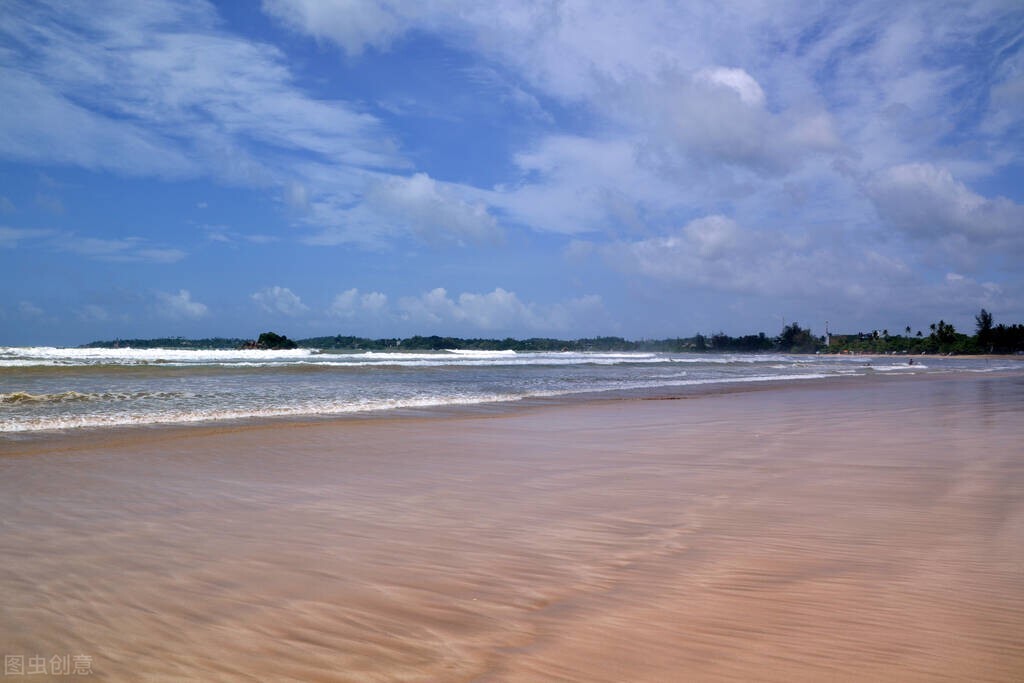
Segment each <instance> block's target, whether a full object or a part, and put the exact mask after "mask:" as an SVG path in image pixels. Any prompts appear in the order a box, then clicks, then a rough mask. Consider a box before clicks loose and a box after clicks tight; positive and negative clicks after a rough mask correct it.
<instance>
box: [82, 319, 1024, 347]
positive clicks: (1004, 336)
mask: <svg viewBox="0 0 1024 683" xmlns="http://www.w3.org/2000/svg"><path fill="white" fill-rule="evenodd" d="M125 347H131V348H136V349H153V348H165V349H294V348H305V349H322V350H325V351H443V350H445V349H456V350H476V351H663V352H677V353H679V352H695V353H703V352H709V353H714V352H718V353H724V352H728V353H736V352H762V353H763V352H771V351H775V352H781V353H837V354H842V353H851V354H907V355H920V354H954V355H961V354H964V355H969V354H986V353H991V354H1015V353H1024V325H1021V324H1014V325H1005V324H1002V323H1000V324H998V325H996V324H995V321H994V319H993V316H992V314H991V313H989V312H988V311H986V310H985V309H981V312H980V313H978V315H976V316H975V330H974V334H973V335H969V334H965V333H963V332H958V331H957V330H956V329H955V328H954V327H953V325H952V324H950V323H947V322H946V321H944V320H939V321H938V322H936V323H932V324H931V325H929V327H928V328H927V330H914V329H913V328H911V327H910V326H909V325H908V326H906V327H905V328H904V329H903V330H899V331H896V332H892V331H890V330H888V329H883V330H869V331H862V332H856V333H853V334H827V335H816V334H815V333H814V332H812V331H811V330H810V329H808V328H804V327H801V326H800V324H799V323H796V322H794V323H791V324H789V325H785V326H784V327H783V328H782V331H781V332H780V333H779V334H778V335H776V336H772V337H769V336H768V335H766V334H765V333H764V332H759V333H757V334H749V335H744V336H739V337H732V336H730V335H727V334H725V333H723V332H719V333H717V334H710V335H704V334H696V335H694V336H692V337H675V338H667V339H641V340H628V339H625V338H623V337H588V338H585V339H572V340H568V339H553V338H549V337H531V338H529V339H514V338H512V337H506V338H504V339H486V338H468V339H467V338H462V337H441V336H437V335H431V336H419V335H417V336H414V337H406V338H404V339H403V338H397V337H390V338H380V339H370V338H366V337H355V336H346V335H335V336H327V337H309V338H307V339H297V340H292V339H289V338H288V337H286V336H284V335H281V334H277V333H276V332H264V333H262V334H260V336H259V337H258V338H257V339H255V340H253V339H243V338H234V337H208V338H204V339H185V338H184V337H160V338H155V339H115V340H110V341H94V342H91V343H89V344H84V345H82V347H81V348H125Z"/></svg>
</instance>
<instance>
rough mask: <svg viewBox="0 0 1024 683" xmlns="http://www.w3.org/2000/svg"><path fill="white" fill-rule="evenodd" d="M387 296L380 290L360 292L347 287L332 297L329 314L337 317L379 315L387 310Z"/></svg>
mask: <svg viewBox="0 0 1024 683" xmlns="http://www.w3.org/2000/svg"><path fill="white" fill-rule="evenodd" d="M387 305H388V297H387V295H386V294H382V293H381V292H367V293H365V294H360V293H359V290H358V289H356V288H354V287H353V288H352V289H348V290H346V291H344V292H341V293H340V294H338V295H336V296H335V297H334V300H333V301H332V302H331V306H330V308H328V309H327V312H328V314H329V315H332V316H334V317H337V318H354V317H356V316H357V315H367V314H368V315H381V314H383V313H384V312H385V311H386V310H387Z"/></svg>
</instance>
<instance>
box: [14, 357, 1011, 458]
mask: <svg viewBox="0 0 1024 683" xmlns="http://www.w3.org/2000/svg"><path fill="white" fill-rule="evenodd" d="M863 358H871V357H869V356H863ZM880 358H888V357H887V356H880ZM1005 358H1006V357H1002V356H993V359H1005ZM1022 367H1024V364H1022ZM1020 376H1021V375H1020V374H1019V373H1016V372H1013V371H1006V370H1002V371H991V372H989V371H984V372H982V371H976V370H975V371H965V370H950V371H948V372H934V373H929V374H912V375H911V374H908V375H901V374H899V373H879V374H874V375H842V376H831V377H812V378H806V379H789V378H787V379H780V380H774V379H773V380H753V381H750V380H737V381H719V382H709V383H707V384H691V385H686V384H681V385H678V386H669V387H654V388H645V389H621V390H605V391H594V392H581V393H567V394H557V395H553V396H528V397H525V398H521V399H515V400H504V399H500V400H494V401H485V402H479V403H461V404H460V403H455V404H440V405H428V406H419V407H403V408H389V409H371V410H364V411H352V412H346V413H328V414H302V413H299V414H294V415H274V416H245V417H236V418H224V419H216V418H215V419H209V420H196V421H190V422H152V423H138V424H115V425H103V426H88V427H71V428H64V429H43V430H27V431H19V432H0V455H30V454H32V453H36V452H50V451H54V450H64V451H71V450H76V449H77V448H78V447H79V446H83V447H84V446H87V445H88V446H97V445H103V444H117V443H123V442H125V441H130V440H131V439H133V438H139V439H156V440H163V439H173V438H176V437H178V436H188V435H190V434H217V433H222V432H225V433H234V432H238V431H240V430H248V429H265V428H266V429H274V428H292V427H301V426H318V425H324V424H332V423H337V424H339V425H343V424H347V423H359V422H362V421H379V420H410V419H413V420H414V419H427V420H430V419H444V418H451V417H460V416H466V417H474V416H475V417H481V418H486V417H500V416H504V415H511V414H516V413H519V412H522V411H532V410H537V409H547V408H557V407H559V406H572V405H589V404H594V405H600V404H605V403H609V402H620V401H626V402H629V401H661V400H667V401H674V400H683V399H699V398H704V397H709V396H718V395H730V394H744V393H751V392H761V391H788V390H799V389H802V388H828V389H841V388H843V387H845V386H847V385H851V384H855V383H865V384H871V383H881V384H885V383H893V382H902V381H906V382H914V381H918V382H929V381H937V380H942V379H948V378H950V377H962V378H964V379H969V378H972V377H978V378H1012V377H1020Z"/></svg>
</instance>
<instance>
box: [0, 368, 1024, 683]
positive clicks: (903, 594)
mask: <svg viewBox="0 0 1024 683" xmlns="http://www.w3.org/2000/svg"><path fill="white" fill-rule="evenodd" d="M720 389H721V390H720V391H709V390H706V389H705V390H702V391H684V392H678V393H673V394H672V395H666V393H667V392H664V391H659V392H648V393H645V394H643V395H633V396H628V397H601V398H596V399H595V398H593V397H589V398H587V399H585V400H582V399H581V400H571V401H560V400H555V401H549V400H536V401H524V402H516V403H515V404H507V405H502V406H488V407H486V408H485V409H482V410H478V409H475V408H459V409H450V408H447V409H444V410H417V411H407V412H405V413H403V414H401V415H388V416H385V417H373V418H370V419H366V417H365V416H361V417H357V418H342V419H337V418H324V419H317V420H305V421H303V420H294V419H289V420H260V421H253V422H247V423H245V424H232V425H225V424H215V425H206V426H201V427H197V426H185V427H181V426H175V427H166V426H162V427H158V428H139V427H133V428H118V429H115V430H109V431H103V433H100V431H102V430H97V431H94V432H93V433H91V434H85V435H83V434H71V435H68V434H65V435H48V436H46V437H45V438H31V439H27V440H23V441H12V442H5V443H4V444H3V445H4V449H3V455H2V456H0V468H2V472H3V477H2V479H0V492H2V494H3V495H0V508H2V509H0V513H2V514H0V519H2V520H3V524H4V526H5V531H6V533H5V534H4V535H3V537H2V539H0V553H2V555H0V556H2V557H3V558H4V561H3V563H2V565H0V589H2V590H3V591H4V595H5V596H8V597H9V599H8V600H6V601H5V604H4V605H3V606H2V607H0V624H2V626H0V646H2V649H4V651H5V653H9V654H18V653H25V654H29V655H31V654H37V653H38V654H41V655H45V656H50V655H51V654H61V653H65V652H75V653H78V652H81V653H84V654H86V655H89V656H90V657H92V664H93V670H94V671H95V672H96V673H97V674H98V675H100V676H102V677H106V678H110V679H112V680H128V679H143V680H168V679H172V678H179V677H202V678H204V679H219V680H234V679H237V678H245V677H252V678H264V679H266V678H275V679H291V680H300V679H301V680H396V679H402V680H422V681H428V680H431V681H436V680H444V681H464V680H467V681H468V680H482V681H488V680H495V681H498V680H501V681H506V680H522V681H529V680H565V681H569V680H594V681H601V680H608V681H612V680H651V681H655V680H666V678H672V677H678V676H679V675H681V674H685V675H686V676H687V677H689V678H693V679H701V680H743V679H749V678H750V677H752V676H753V677H756V678H758V679H761V680H821V679H822V678H830V679H832V680H858V679H865V678H872V677H883V678H889V679H896V678H898V679H901V680H932V679H935V678H942V677H954V678H955V677H969V678H972V679H974V680H1009V679H1011V678H1012V677H1013V676H1014V675H1015V674H1017V673H1019V672H1020V671H1021V670H1022V667H1024V654H1022V653H1024V638H1022V637H1021V636H1020V635H1019V634H1021V633H1024V577H1022V576H1021V574H1020V571H1019V568H1020V566H1021V563H1022V561H1024V551H1022V550H1021V548H1024V501H1021V500H1020V497H1019V495H1018V494H1019V491H1020V490H1021V487H1022V486H1024V463H1021V462H1020V460H1021V458H1020V456H1021V452H1020V444H1021V443H1022V442H1024V426H1022V425H1021V424H1020V420H1019V415H1020V412H1021V407H1022V406H1024V382H1022V380H1021V378H1020V376H1019V375H1016V374H1011V375H999V374H997V373H991V374H969V375H964V374H957V375H931V376H927V377H920V376H917V377H890V376H885V377H850V378H835V379H829V380H826V381H819V380H807V381H802V382H786V383H767V385H765V384H761V385H757V384H755V385H732V386H729V387H720ZM659 394H660V395H659ZM671 399H682V400H671ZM690 399H692V400H690Z"/></svg>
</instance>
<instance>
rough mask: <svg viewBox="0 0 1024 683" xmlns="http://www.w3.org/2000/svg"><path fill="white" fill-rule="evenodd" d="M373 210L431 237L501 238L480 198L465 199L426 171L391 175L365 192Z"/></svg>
mask: <svg viewBox="0 0 1024 683" xmlns="http://www.w3.org/2000/svg"><path fill="white" fill-rule="evenodd" d="M367 202H368V204H369V206H370V207H371V208H372V210H373V211H374V212H375V213H377V214H378V215H380V216H383V217H384V218H385V219H386V220H388V221H389V222H391V223H392V225H399V226H402V227H404V228H405V229H406V230H408V231H410V232H412V233H414V234H416V235H419V236H420V237H422V238H424V239H426V240H428V241H430V240H438V239H454V240H457V241H470V242H487V241H491V242H493V241H496V240H498V239H500V238H501V228H500V227H499V226H498V221H497V220H496V219H495V218H494V216H492V215H491V214H490V213H489V212H488V211H487V207H486V205H484V204H483V203H482V202H473V203H471V202H468V201H466V200H465V199H463V198H461V197H459V196H458V194H457V193H456V191H454V190H453V189H452V188H450V187H448V186H446V185H444V184H443V183H439V182H437V181H435V180H434V179H433V178H431V177H430V176H428V175H427V174H425V173H416V174H414V175H412V176H411V177H409V178H402V177H399V176H393V177H390V178H387V179H386V180H383V181H381V182H379V183H377V184H375V185H374V186H373V187H371V189H370V190H369V192H368V193H367Z"/></svg>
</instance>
